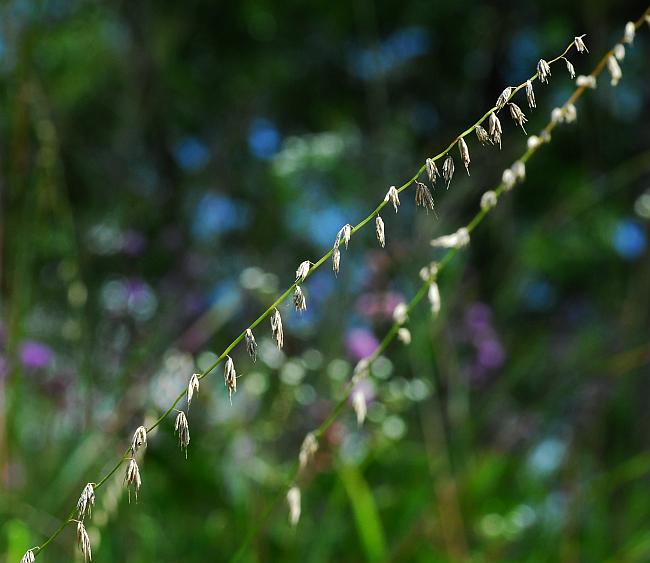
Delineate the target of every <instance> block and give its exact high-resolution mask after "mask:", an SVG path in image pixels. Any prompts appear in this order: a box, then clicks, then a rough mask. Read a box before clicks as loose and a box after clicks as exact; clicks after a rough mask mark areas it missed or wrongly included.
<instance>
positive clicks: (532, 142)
mask: <svg viewBox="0 0 650 563" xmlns="http://www.w3.org/2000/svg"><path fill="white" fill-rule="evenodd" d="M541 144H542V140H541V139H540V138H539V137H538V136H537V135H531V136H530V137H528V140H527V141H526V146H528V148H529V149H531V150H534V149H536V148H537V147H539V145H541Z"/></svg>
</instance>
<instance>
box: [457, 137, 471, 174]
mask: <svg viewBox="0 0 650 563" xmlns="http://www.w3.org/2000/svg"><path fill="white" fill-rule="evenodd" d="M458 150H459V151H460V159H461V160H462V161H463V164H464V165H465V170H467V175H468V176H469V163H470V160H469V149H468V148H467V143H466V142H465V139H463V138H462V137H461V138H460V139H458Z"/></svg>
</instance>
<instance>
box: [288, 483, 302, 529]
mask: <svg viewBox="0 0 650 563" xmlns="http://www.w3.org/2000/svg"><path fill="white" fill-rule="evenodd" d="M287 504H288V505H289V523H290V524H291V525H292V526H296V525H297V524H298V522H299V520H300V489H299V488H298V487H296V486H295V485H294V486H293V487H291V488H290V489H289V490H288V491H287Z"/></svg>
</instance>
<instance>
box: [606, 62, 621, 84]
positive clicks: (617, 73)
mask: <svg viewBox="0 0 650 563" xmlns="http://www.w3.org/2000/svg"><path fill="white" fill-rule="evenodd" d="M607 70H609V74H610V76H611V78H612V79H611V81H610V84H611V85H612V86H616V85H617V84H618V83H619V82H620V80H621V78H622V77H623V72H622V71H621V67H620V66H619V65H618V61H617V60H616V57H614V56H613V55H610V56H609V58H608V59H607Z"/></svg>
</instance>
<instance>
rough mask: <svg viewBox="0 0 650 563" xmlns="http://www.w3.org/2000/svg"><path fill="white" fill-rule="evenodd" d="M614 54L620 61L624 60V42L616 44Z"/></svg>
mask: <svg viewBox="0 0 650 563" xmlns="http://www.w3.org/2000/svg"><path fill="white" fill-rule="evenodd" d="M614 56H615V57H616V60H618V61H622V60H623V59H624V58H625V47H623V44H622V43H617V44H616V45H614Z"/></svg>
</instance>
